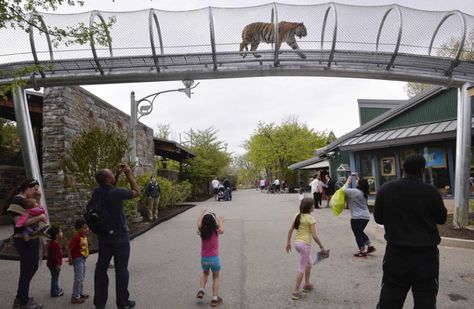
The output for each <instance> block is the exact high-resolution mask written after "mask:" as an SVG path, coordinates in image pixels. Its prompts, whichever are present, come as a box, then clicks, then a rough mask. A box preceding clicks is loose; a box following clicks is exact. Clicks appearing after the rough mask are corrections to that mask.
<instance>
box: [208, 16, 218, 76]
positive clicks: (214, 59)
mask: <svg viewBox="0 0 474 309" xmlns="http://www.w3.org/2000/svg"><path fill="white" fill-rule="evenodd" d="M209 33H210V35H211V49H212V62H213V63H214V71H216V70H217V56H216V35H215V33H214V18H213V17H212V8H211V7H209Z"/></svg>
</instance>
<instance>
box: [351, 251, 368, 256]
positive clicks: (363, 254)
mask: <svg viewBox="0 0 474 309" xmlns="http://www.w3.org/2000/svg"><path fill="white" fill-rule="evenodd" d="M354 256H355V257H367V252H362V251H359V252H357V253H354Z"/></svg>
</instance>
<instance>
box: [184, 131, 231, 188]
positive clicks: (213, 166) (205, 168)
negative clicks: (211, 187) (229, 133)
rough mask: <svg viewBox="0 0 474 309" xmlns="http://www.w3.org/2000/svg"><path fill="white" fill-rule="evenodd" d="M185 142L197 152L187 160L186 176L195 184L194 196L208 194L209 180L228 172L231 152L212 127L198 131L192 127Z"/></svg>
mask: <svg viewBox="0 0 474 309" xmlns="http://www.w3.org/2000/svg"><path fill="white" fill-rule="evenodd" d="M184 144H185V145H186V146H187V147H188V148H189V149H190V150H191V151H193V152H194V153H195V154H196V157H195V158H193V159H190V160H187V161H186V165H185V167H184V171H183V172H184V177H185V178H186V179H188V180H189V182H191V183H192V184H193V195H194V196H196V195H203V194H207V189H208V184H209V182H210V181H211V180H212V179H213V178H214V177H215V176H218V177H222V176H224V175H226V173H227V172H228V168H229V165H230V162H231V157H230V154H229V153H227V151H226V150H225V144H224V142H223V141H219V140H218V137H217V130H215V129H214V128H212V127H211V128H208V129H204V130H197V131H196V130H193V129H190V130H189V131H188V132H186V133H185V142H184Z"/></svg>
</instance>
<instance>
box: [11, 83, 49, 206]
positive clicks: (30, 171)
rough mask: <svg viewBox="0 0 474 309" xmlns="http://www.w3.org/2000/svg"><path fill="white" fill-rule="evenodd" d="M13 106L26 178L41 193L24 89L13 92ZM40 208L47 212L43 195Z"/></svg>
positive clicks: (38, 168) (38, 166) (40, 181)
mask: <svg viewBox="0 0 474 309" xmlns="http://www.w3.org/2000/svg"><path fill="white" fill-rule="evenodd" d="M13 104H14V106H15V118H16V124H17V130H18V135H19V138H20V144H21V154H22V155H23V165H24V167H25V172H26V177H28V178H34V179H36V180H38V182H39V184H40V189H41V191H43V190H44V187H43V181H42V179H41V170H40V165H39V161H38V155H37V153H36V146H35V139H34V136H33V128H32V126H31V119H30V113H29V110H28V103H27V100H26V92H25V89H23V88H19V87H18V88H15V89H14V90H13ZM41 206H43V207H44V209H45V210H46V212H47V207H46V199H45V197H44V194H42V195H41Z"/></svg>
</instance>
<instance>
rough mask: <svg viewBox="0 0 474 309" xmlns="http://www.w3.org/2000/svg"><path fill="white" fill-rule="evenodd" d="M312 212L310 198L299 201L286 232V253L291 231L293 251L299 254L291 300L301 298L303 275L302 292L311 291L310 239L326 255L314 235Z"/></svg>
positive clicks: (289, 244)
mask: <svg viewBox="0 0 474 309" xmlns="http://www.w3.org/2000/svg"><path fill="white" fill-rule="evenodd" d="M313 210H314V200H313V199H312V198H304V199H303V200H301V204H300V212H299V213H298V214H297V215H296V217H295V219H294V220H293V221H292V222H291V226H290V230H289V231H288V242H287V244H286V252H287V253H289V252H290V251H291V236H292V235H293V230H296V238H295V249H296V251H297V252H298V253H299V254H300V263H299V267H298V272H297V273H296V283H295V290H294V292H293V295H292V297H291V298H292V299H294V300H297V299H300V298H301V297H303V294H302V293H301V292H300V286H301V282H302V281H303V275H304V282H305V283H304V286H303V292H305V293H307V292H309V291H311V290H312V289H313V288H314V286H313V284H311V283H310V281H309V277H310V275H311V266H312V265H313V263H312V261H311V238H313V239H314V241H315V242H316V243H317V244H318V245H319V248H321V253H322V254H327V251H326V250H325V249H324V246H323V244H322V243H321V241H320V240H319V238H318V235H317V234H316V221H315V220H314V217H313V216H312V215H311V212H312V211H313Z"/></svg>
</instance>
